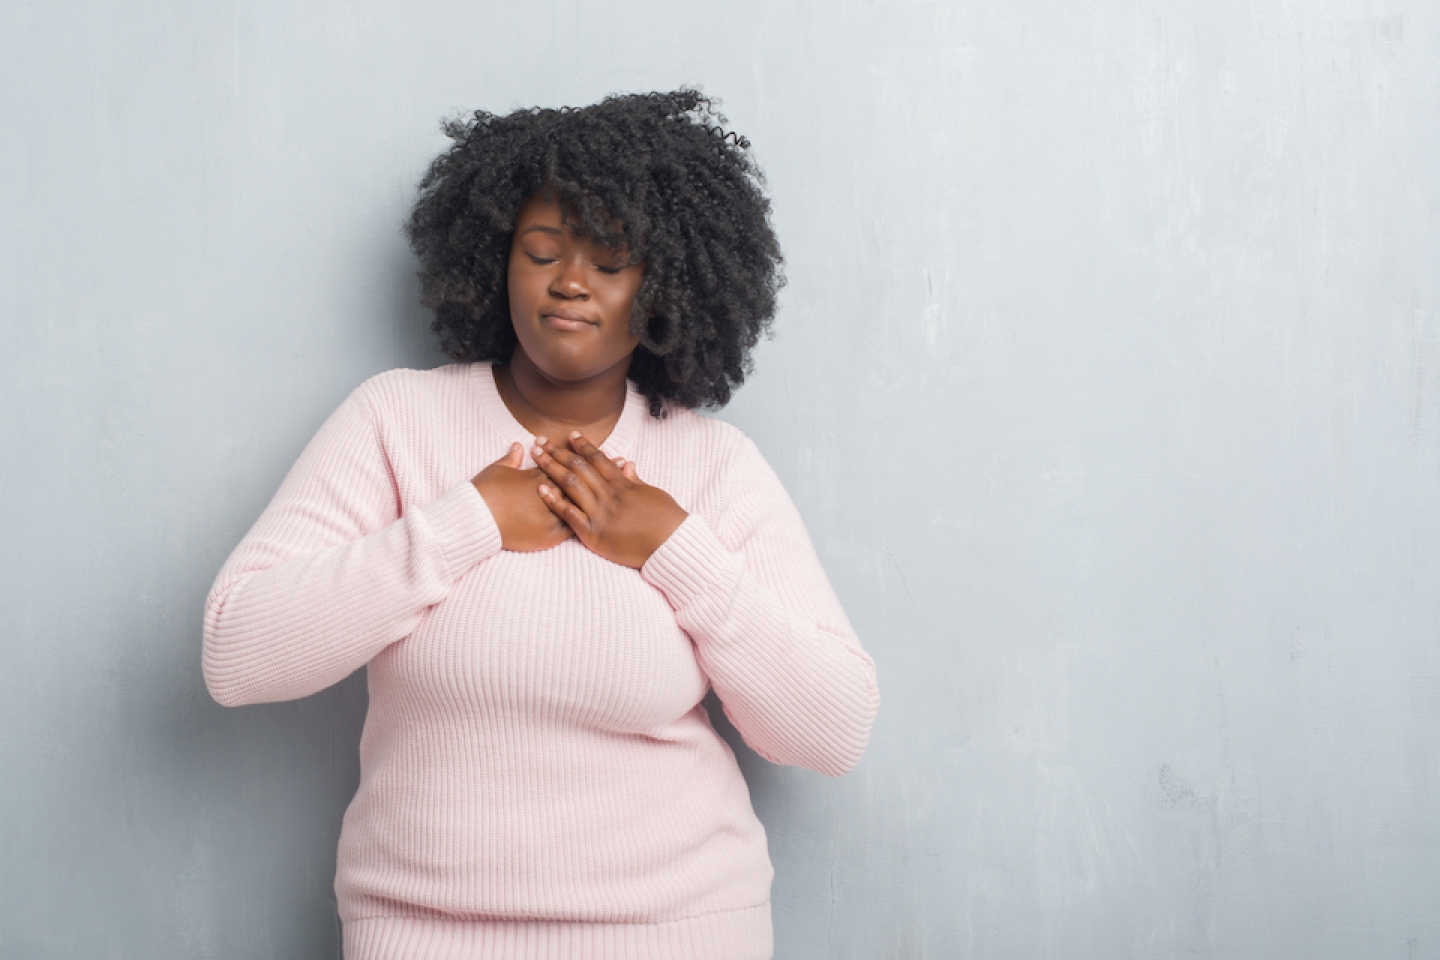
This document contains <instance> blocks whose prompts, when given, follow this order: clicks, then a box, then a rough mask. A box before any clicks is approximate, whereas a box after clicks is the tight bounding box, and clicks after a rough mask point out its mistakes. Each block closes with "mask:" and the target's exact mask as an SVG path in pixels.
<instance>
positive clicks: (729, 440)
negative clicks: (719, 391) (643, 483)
mask: <svg viewBox="0 0 1440 960" xmlns="http://www.w3.org/2000/svg"><path fill="white" fill-rule="evenodd" d="M646 432H647V434H648V436H647V437H646V443H645V450H644V453H643V454H641V455H640V458H639V463H637V466H638V467H639V469H640V475H641V478H642V479H644V478H646V476H647V472H649V473H650V474H651V475H653V476H654V477H655V480H654V481H652V482H656V483H657V484H658V485H659V486H661V487H663V488H665V489H666V490H667V492H669V493H670V494H671V495H672V496H674V497H675V498H676V500H677V501H679V502H680V504H681V506H683V507H685V508H686V509H687V510H690V511H691V512H696V511H698V512H699V513H701V514H702V515H704V516H705V518H706V520H707V521H709V523H710V524H711V526H712V527H714V529H715V531H716V533H718V534H720V537H721V539H722V540H723V541H725V542H727V543H728V544H730V545H731V546H732V547H733V546H734V545H735V544H736V543H739V542H741V541H743V539H744V537H745V536H747V535H748V531H750V530H751V529H752V528H753V527H754V526H755V525H756V524H757V523H760V522H762V521H763V520H764V518H766V517H769V516H772V515H774V514H775V513H776V512H777V511H780V512H784V511H787V510H789V509H791V507H790V499H789V497H788V495H787V494H786V492H785V489H784V486H783V485H782V484H781V482H780V479H779V477H778V476H777V475H776V473H775V471H774V470H773V469H771V467H770V464H769V463H767V462H766V460H765V457H764V456H763V455H762V454H761V453H760V450H759V448H758V447H756V445H755V443H754V442H753V441H752V440H751V439H750V438H749V437H747V436H746V435H745V433H744V432H743V431H742V430H740V429H739V428H738V427H736V426H734V425H733V424H730V423H726V422H725V421H723V420H717V419H715V418H713V417H708V416H705V415H704V414H700V413H696V412H695V411H692V410H685V409H679V410H677V409H673V408H672V409H671V410H670V411H669V415H668V416H666V417H664V418H663V419H652V420H651V421H650V423H649V425H648V428H647V431H646ZM647 461H648V462H647Z"/></svg>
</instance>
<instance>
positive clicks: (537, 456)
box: [534, 447, 545, 460]
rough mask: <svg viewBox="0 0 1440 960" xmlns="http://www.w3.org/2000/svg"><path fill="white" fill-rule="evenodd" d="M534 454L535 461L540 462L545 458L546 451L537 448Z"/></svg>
mask: <svg viewBox="0 0 1440 960" xmlns="http://www.w3.org/2000/svg"><path fill="white" fill-rule="evenodd" d="M534 454H535V459H536V460H539V459H540V458H541V457H543V456H545V451H544V450H541V449H540V448H539V447H536V448H535V450H534Z"/></svg>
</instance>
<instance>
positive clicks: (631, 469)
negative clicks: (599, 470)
mask: <svg viewBox="0 0 1440 960" xmlns="http://www.w3.org/2000/svg"><path fill="white" fill-rule="evenodd" d="M615 466H617V467H619V468H620V472H621V473H623V474H625V479H626V480H631V481H634V482H635V483H639V482H640V474H638V473H636V472H635V461H633V460H626V459H624V458H623V457H616V458H615Z"/></svg>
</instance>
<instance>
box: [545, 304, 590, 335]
mask: <svg viewBox="0 0 1440 960" xmlns="http://www.w3.org/2000/svg"><path fill="white" fill-rule="evenodd" d="M540 319H541V320H542V321H544V322H545V323H547V324H549V325H550V326H552V327H554V328H555V329H557V330H585V329H587V328H589V327H597V326H599V324H598V323H596V322H595V321H594V320H591V319H590V318H589V317H587V316H585V314H583V313H581V312H580V311H578V310H569V309H566V308H563V307H562V308H556V309H550V310H545V311H544V312H542V313H541V314H540Z"/></svg>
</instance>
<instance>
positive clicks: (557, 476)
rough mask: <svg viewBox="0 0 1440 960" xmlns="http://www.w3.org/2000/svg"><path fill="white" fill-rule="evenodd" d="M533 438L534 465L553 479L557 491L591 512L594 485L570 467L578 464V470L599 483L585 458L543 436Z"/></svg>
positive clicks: (593, 505) (593, 501)
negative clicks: (562, 448)
mask: <svg viewBox="0 0 1440 960" xmlns="http://www.w3.org/2000/svg"><path fill="white" fill-rule="evenodd" d="M535 439H536V441H537V443H536V444H535V448H534V449H533V450H531V451H530V452H531V454H532V455H533V456H534V457H535V466H537V467H539V468H540V469H541V470H543V471H544V472H545V475H546V476H547V477H549V478H550V479H551V480H553V481H555V485H556V486H557V487H559V488H560V491H558V492H563V493H564V495H565V496H566V497H568V498H570V500H571V501H573V502H574V503H575V504H576V505H577V506H579V507H580V509H581V510H583V511H585V512H586V513H590V512H592V511H593V510H594V508H595V494H594V487H592V485H591V484H590V483H588V482H587V479H586V477H584V476H583V475H581V474H579V473H577V472H576V470H574V469H572V468H571V465H572V464H573V465H578V467H579V469H580V470H583V471H585V472H586V473H588V474H589V475H590V476H591V477H594V478H595V480H596V482H597V485H601V484H599V478H598V477H597V476H596V475H595V471H594V470H592V469H590V465H589V464H588V463H587V462H586V461H585V458H584V457H581V456H579V455H577V454H574V453H571V452H569V451H562V450H560V449H559V448H558V447H556V446H555V445H554V444H553V443H550V442H549V441H548V440H546V439H545V438H544V437H536V438H535ZM559 458H563V460H564V462H561V459H559Z"/></svg>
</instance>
